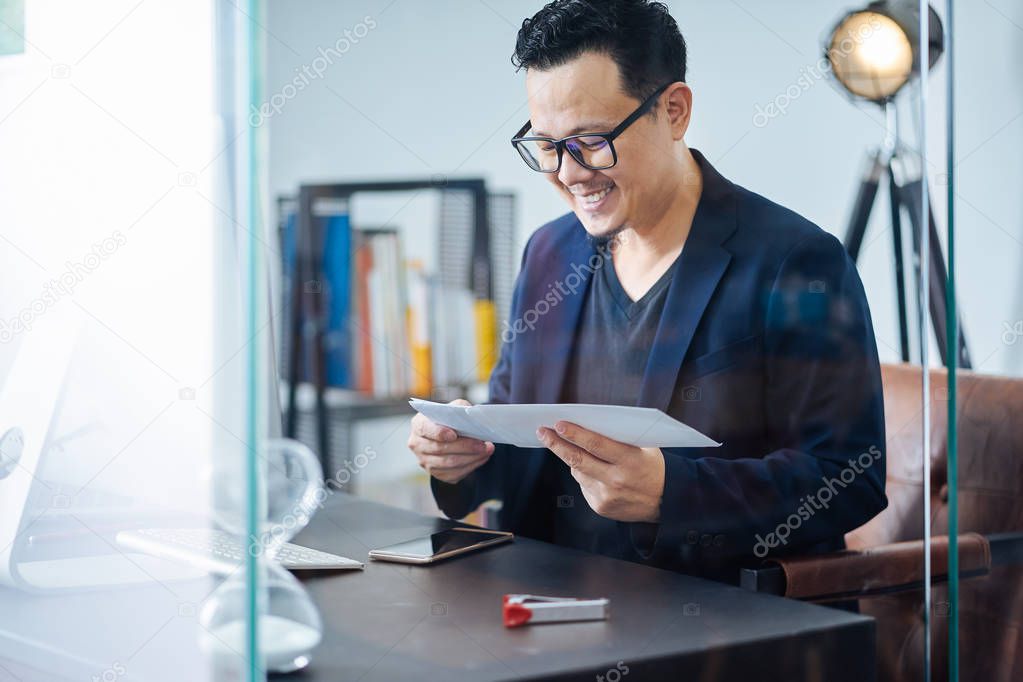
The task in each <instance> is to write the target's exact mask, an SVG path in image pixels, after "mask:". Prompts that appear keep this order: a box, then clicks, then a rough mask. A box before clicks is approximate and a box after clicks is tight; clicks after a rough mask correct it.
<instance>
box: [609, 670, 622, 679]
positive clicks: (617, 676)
mask: <svg viewBox="0 0 1023 682" xmlns="http://www.w3.org/2000/svg"><path fill="white" fill-rule="evenodd" d="M612 675H613V677H612ZM621 679H622V674H621V673H620V672H618V669H617V668H611V669H610V670H608V671H607V682H620V681H621Z"/></svg>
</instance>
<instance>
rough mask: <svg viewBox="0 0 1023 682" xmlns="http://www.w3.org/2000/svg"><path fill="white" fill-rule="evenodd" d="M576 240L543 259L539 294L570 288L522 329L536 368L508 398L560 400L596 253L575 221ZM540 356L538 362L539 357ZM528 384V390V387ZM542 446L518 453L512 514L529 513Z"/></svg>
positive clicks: (543, 455)
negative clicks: (532, 324)
mask: <svg viewBox="0 0 1023 682" xmlns="http://www.w3.org/2000/svg"><path fill="white" fill-rule="evenodd" d="M577 227H578V231H577V236H578V238H577V239H573V240H572V241H571V242H570V244H569V245H568V247H567V248H566V249H565V250H564V251H555V253H554V254H553V256H554V259H556V260H552V262H548V263H542V264H540V266H539V271H540V272H542V273H544V275H546V277H545V282H544V284H543V287H541V288H540V290H539V292H537V293H536V294H535V295H536V296H537V300H540V299H542V298H543V297H544V296H545V295H546V294H547V292H548V291H551V289H549V288H548V287H549V285H553V286H555V287H559V286H560V284H564V285H565V287H567V288H568V289H569V293H567V294H564V296H563V298H562V299H561V301H560V302H559V303H558V305H556V306H552V307H550V309H549V311H548V313H547V314H546V315H544V316H542V317H540V318H538V320H537V326H536V329H535V331H533V332H531V333H529V334H526V335H525V336H524V337H523V338H524V339H526V340H528V343H529V346H528V350H527V353H526V354H527V355H528V357H531V358H535V359H537V361H538V362H537V363H536V364H535V365H532V366H533V367H536V368H537V369H538V371H537V372H536V376H534V377H533V378H534V380H535V383H533V384H532V386H531V387H530V386H529V384H528V383H527V384H525V387H527V388H526V389H525V390H522V391H513V394H512V399H513V401H515V402H523V403H557V402H560V401H561V396H562V391H563V387H564V382H565V375H566V372H567V370H568V361H569V358H570V356H571V354H572V353H573V352H574V348H573V346H574V345H575V333H576V328H577V327H578V326H579V317H580V315H581V314H582V310H583V302H584V301H585V300H586V292H587V290H588V289H589V286H590V282H591V281H592V279H593V272H594V268H593V266H592V263H593V262H592V261H591V258H592V257H594V256H596V257H598V258H599V255H598V254H597V251H596V249H595V248H594V246H593V244H592V242H590V240H589V239H587V237H586V232H585V230H584V229H583V227H582V225H578V224H577ZM541 358H542V363H541V362H539V359H541ZM529 388H531V389H532V390H529ZM553 456H554V455H552V454H550V453H549V452H548V451H547V449H546V448H531V449H529V450H526V451H524V452H522V453H519V454H518V455H516V458H517V459H520V460H522V462H521V464H520V465H519V466H520V467H521V468H520V471H521V478H520V480H519V487H518V494H517V495H516V497H515V503H514V505H513V506H512V509H510V510H509V512H510V513H512V514H519V515H522V514H527V513H529V512H528V505H529V504H530V499H531V495H532V493H533V491H534V489H535V487H536V481H537V478H538V477H539V475H540V471H541V469H542V468H543V464H544V461H545V460H546V459H547V458H548V457H553Z"/></svg>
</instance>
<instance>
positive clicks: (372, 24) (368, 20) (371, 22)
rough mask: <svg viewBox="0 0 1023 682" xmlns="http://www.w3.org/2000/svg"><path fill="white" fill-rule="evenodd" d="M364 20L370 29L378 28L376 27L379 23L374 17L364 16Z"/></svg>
mask: <svg viewBox="0 0 1023 682" xmlns="http://www.w3.org/2000/svg"><path fill="white" fill-rule="evenodd" d="M362 20H363V22H365V24H366V25H367V26H369V27H370V28H376V27H377V22H376V19H374V18H373V17H372V16H370V15H369V14H367V15H366V16H364V17H363V18H362Z"/></svg>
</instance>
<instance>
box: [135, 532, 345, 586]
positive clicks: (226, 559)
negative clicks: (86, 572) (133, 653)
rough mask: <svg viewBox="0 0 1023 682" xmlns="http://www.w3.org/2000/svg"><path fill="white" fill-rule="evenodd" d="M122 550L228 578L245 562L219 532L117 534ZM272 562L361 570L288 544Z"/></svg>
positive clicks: (238, 545) (241, 550)
mask: <svg viewBox="0 0 1023 682" xmlns="http://www.w3.org/2000/svg"><path fill="white" fill-rule="evenodd" d="M117 543H118V544H119V545H121V546H122V547H126V548H128V549H132V550H135V551H137V552H144V553H146V554H151V555H153V556H158V557H162V558H164V559H172V560H175V561H181V562H184V563H187V564H191V565H192V566H196V567H198V568H201V569H203V570H206V571H207V572H209V573H213V574H215V575H229V574H231V573H234V572H235V571H237V570H238V569H239V567H240V566H241V565H242V564H243V563H244V562H245V554H246V547H245V545H243V544H242V542H241V541H240V540H239V539H238V538H236V537H235V536H233V535H231V534H230V533H226V532H224V531H220V530H213V529H210V528H143V529H139V530H126V531H121V532H120V533H118V534H117ZM274 558H275V559H276V561H277V562H278V563H280V564H281V565H282V566H284V567H285V568H287V569H290V570H293V571H294V570H338V569H348V568H363V564H362V562H360V561H355V560H354V559H347V558H345V557H343V556H338V555H337V554H330V553H329V552H321V551H319V550H316V549H309V548H308V547H301V546H299V545H293V544H291V543H287V544H285V545H283V546H282V547H281V548H280V549H279V550H278V551H277V553H276V554H275V555H274Z"/></svg>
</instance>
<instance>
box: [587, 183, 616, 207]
mask: <svg viewBox="0 0 1023 682" xmlns="http://www.w3.org/2000/svg"><path fill="white" fill-rule="evenodd" d="M610 191H611V187H608V188H606V189H602V190H600V191H599V192H596V193H594V194H585V195H583V196H582V197H581V198H582V200H583V201H585V202H586V203H587V204H595V203H597V202H598V201H600V200H601V199H603V198H604V197H605V196H607V193H608V192H610Z"/></svg>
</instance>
